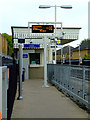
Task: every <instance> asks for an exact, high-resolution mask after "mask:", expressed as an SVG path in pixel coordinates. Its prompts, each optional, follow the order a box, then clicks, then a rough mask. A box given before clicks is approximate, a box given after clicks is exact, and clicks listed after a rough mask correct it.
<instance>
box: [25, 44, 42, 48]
mask: <svg viewBox="0 0 90 120" xmlns="http://www.w3.org/2000/svg"><path fill="white" fill-rule="evenodd" d="M24 47H25V48H40V44H24Z"/></svg>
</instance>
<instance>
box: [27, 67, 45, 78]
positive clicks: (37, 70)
mask: <svg viewBox="0 0 90 120" xmlns="http://www.w3.org/2000/svg"><path fill="white" fill-rule="evenodd" d="M29 79H44V66H43V67H30V68H29Z"/></svg>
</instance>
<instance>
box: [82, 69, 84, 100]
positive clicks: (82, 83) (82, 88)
mask: <svg viewBox="0 0 90 120" xmlns="http://www.w3.org/2000/svg"><path fill="white" fill-rule="evenodd" d="M82 82H83V83H82V89H83V93H82V94H83V95H82V97H83V99H84V94H85V68H84V67H83V81H82Z"/></svg>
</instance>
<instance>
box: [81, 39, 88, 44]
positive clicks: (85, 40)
mask: <svg viewBox="0 0 90 120" xmlns="http://www.w3.org/2000/svg"><path fill="white" fill-rule="evenodd" d="M87 41H88V39H84V40H82V41H81V43H80V44H81V45H82V44H84V43H85V42H87Z"/></svg>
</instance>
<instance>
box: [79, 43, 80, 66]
mask: <svg viewBox="0 0 90 120" xmlns="http://www.w3.org/2000/svg"><path fill="white" fill-rule="evenodd" d="M79 65H80V44H79Z"/></svg>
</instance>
